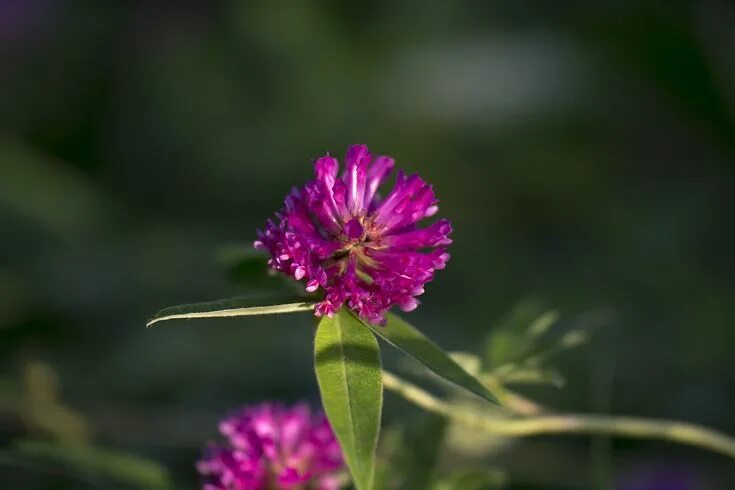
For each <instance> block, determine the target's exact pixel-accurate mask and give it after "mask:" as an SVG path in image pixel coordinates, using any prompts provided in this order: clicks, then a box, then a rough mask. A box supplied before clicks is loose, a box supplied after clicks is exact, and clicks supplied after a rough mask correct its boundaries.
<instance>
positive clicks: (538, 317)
mask: <svg viewBox="0 0 735 490" xmlns="http://www.w3.org/2000/svg"><path fill="white" fill-rule="evenodd" d="M555 321H556V313H555V312H554V311H550V310H547V309H545V308H544V307H543V305H542V303H541V302H539V301H536V300H526V301H522V302H520V303H519V304H518V305H517V306H516V307H515V308H513V309H512V310H511V311H510V313H508V314H507V315H505V316H504V317H503V318H502V319H501V320H500V321H499V322H498V324H497V325H496V326H495V327H493V329H492V330H491V331H490V334H489V335H488V337H487V340H486V342H485V360H486V364H487V365H489V366H493V367H497V366H502V365H503V364H508V363H512V362H517V361H518V360H519V359H520V358H522V357H524V356H526V355H527V353H528V351H529V350H531V348H532V347H533V345H534V342H535V340H536V339H537V338H538V337H540V336H541V335H542V334H544V333H545V332H546V331H548V329H549V328H550V327H551V325H552V324H553V323H554V322H555Z"/></svg>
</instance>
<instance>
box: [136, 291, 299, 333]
mask: <svg viewBox="0 0 735 490" xmlns="http://www.w3.org/2000/svg"><path fill="white" fill-rule="evenodd" d="M313 309H314V304H313V303H310V302H305V301H304V299H303V298H298V297H293V296H280V297H255V296H249V297H242V298H230V299H223V300H219V301H210V302H207V303H193V304H189V305H179V306H170V307H168V308H164V309H162V310H161V311H159V312H158V313H156V314H155V315H154V316H153V318H151V319H150V320H148V323H147V324H146V327H150V326H152V325H154V324H156V323H158V322H162V321H165V320H175V319H178V318H183V319H191V318H226V317H235V316H250V315H274V314H278V313H296V312H299V311H310V310H313Z"/></svg>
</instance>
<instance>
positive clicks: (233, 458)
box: [197, 403, 344, 490]
mask: <svg viewBox="0 0 735 490" xmlns="http://www.w3.org/2000/svg"><path fill="white" fill-rule="evenodd" d="M219 430H220V432H221V433H222V435H224V436H225V437H226V438H227V442H228V443H229V444H228V446H227V447H222V446H217V445H210V447H208V448H207V450H206V451H205V455H204V457H203V458H202V459H201V460H200V461H199V462H198V463H197V470H198V471H199V473H200V474H201V475H202V476H203V478H204V487H203V490H282V489H283V490H338V489H339V488H340V479H339V478H338V476H337V473H338V472H340V470H342V469H343V466H344V463H343V460H342V453H341V451H340V447H339V443H338V442H337V439H336V438H335V437H334V433H333V432H332V429H331V427H330V426H329V422H328V421H327V419H326V417H325V416H324V415H323V414H322V413H320V412H319V413H315V414H312V413H311V412H310V410H309V407H307V406H306V405H305V404H299V405H295V406H293V407H286V406H283V405H281V404H278V403H263V404H260V405H255V406H252V407H244V408H242V409H241V410H239V411H238V412H236V413H234V414H233V415H232V416H230V417H228V418H226V419H225V420H223V421H222V422H221V423H220V427H219Z"/></svg>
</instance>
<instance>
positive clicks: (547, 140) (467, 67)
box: [0, 0, 735, 489]
mask: <svg viewBox="0 0 735 490" xmlns="http://www.w3.org/2000/svg"><path fill="white" fill-rule="evenodd" d="M733 25H735V8H734V7H733V5H731V4H728V2H725V1H704V2H684V1H671V2H664V1H660V2H586V3H585V2H526V1H521V2H518V1H504V2H487V1H463V2H448V1H447V2H445V1H440V0H437V1H431V2H412V1H402V0H401V1H399V0H393V1H379V2H337V1H321V2H317V1H303V2H280V1H269V2H265V1H264V2H245V1H211V2H194V1H189V2H164V1H150V2H112V1H111V2H101V1H74V0H25V1H23V0H4V1H2V2H0V230H1V231H0V380H2V383H0V387H2V389H3V390H5V391H6V392H7V394H8V396H10V397H12V396H15V395H14V394H17V392H18V391H17V390H20V389H21V385H22V382H21V380H22V373H23V372H24V369H25V368H24V366H27V365H28V363H33V362H39V361H42V362H45V363H47V364H48V365H49V366H51V367H52V368H53V369H54V370H55V371H56V373H57V374H58V376H59V379H60V382H61V384H62V393H61V396H62V399H63V400H64V402H65V403H67V404H68V405H70V406H72V407H75V408H76V409H78V410H79V411H80V412H81V413H83V414H84V415H85V417H87V418H88V421H89V423H90V424H91V427H92V429H93V432H94V434H95V436H96V438H97V440H98V441H99V442H100V443H101V444H104V445H105V446H106V447H111V448H118V449H122V450H126V451H131V452H133V453H137V454H140V455H145V456H150V457H152V458H154V459H156V460H158V461H161V462H163V463H164V464H166V465H167V466H168V467H169V468H170V469H171V470H172V472H173V475H174V478H175V479H176V481H177V482H178V483H180V485H181V487H182V488H194V487H195V482H196V475H195V473H194V470H193V460H194V459H195V458H196V456H197V455H198V451H199V449H198V448H199V447H200V446H201V445H202V444H203V443H204V442H205V441H206V440H207V439H209V438H211V437H213V436H214V435H215V432H216V421H217V419H218V418H219V417H220V416H221V415H222V414H223V413H225V412H226V411H227V410H228V409H230V408H232V407H234V406H237V405H238V404H241V403H245V402H255V401H258V400H262V399H283V400H296V399H300V398H307V399H310V400H313V401H316V397H317V394H316V383H315V381H314V376H313V372H312V368H311V350H312V331H313V329H312V322H311V320H310V319H309V317H308V315H306V316H304V315H300V316H299V315H297V316H288V317H283V318H263V319H252V318H251V319H235V320H220V321H199V322H191V323H178V324H170V325H162V326H161V327H160V328H156V329H153V330H148V331H146V330H145V329H144V328H143V326H144V323H145V320H146V318H147V317H148V316H149V315H150V314H152V313H153V312H154V311H155V310H156V309H158V308H159V307H163V306H166V305H169V304H176V303H184V302H191V301H198V300H207V299H215V298H219V297H224V296H231V295H234V294H236V293H237V292H242V289H239V290H238V289H236V288H235V287H233V286H232V285H231V284H230V283H229V282H228V280H227V277H226V274H225V273H224V272H223V270H222V268H221V266H220V264H219V263H218V260H217V252H218V250H219V249H220V247H221V246H222V245H223V244H230V245H232V244H234V245H239V246H242V247H246V246H248V244H249V242H251V241H252V240H253V239H254V236H255V228H256V227H259V226H261V225H262V223H263V222H264V220H265V219H266V218H267V217H269V216H270V215H271V214H272V213H273V212H274V211H275V210H276V209H277V208H278V207H280V205H281V201H282V198H283V196H285V194H286V193H287V191H288V190H289V188H290V187H291V186H292V185H295V184H300V183H303V182H304V181H305V180H306V179H308V178H309V176H310V174H311V164H310V162H311V161H312V159H313V158H315V157H317V156H320V155H322V154H324V153H325V152H326V151H330V152H332V153H333V154H337V155H340V156H341V155H342V154H343V152H344V150H345V149H346V147H347V146H348V145H349V144H351V143H357V142H363V143H366V144H368V145H369V146H370V148H371V149H372V150H373V151H374V152H375V153H387V154H390V155H392V156H394V157H395V158H396V159H397V161H398V165H399V167H402V168H404V169H406V170H408V171H410V172H414V171H415V172H419V173H421V175H422V176H423V177H424V178H426V179H427V180H429V181H430V182H432V183H434V186H435V189H436V192H437V194H438V196H439V198H440V199H441V210H440V215H441V216H442V217H447V218H449V219H450V220H452V222H453V223H454V225H455V234H454V240H455V243H454V245H452V247H451V252H452V256H453V258H452V261H451V262H450V264H449V266H448V268H447V269H446V270H445V271H442V272H440V273H439V274H438V276H437V279H436V281H435V282H434V283H432V284H430V285H429V287H428V288H427V293H426V295H425V296H424V297H423V298H422V300H423V305H422V306H421V307H420V308H419V309H418V311H417V312H415V313H412V314H411V315H410V317H409V318H410V320H411V321H412V322H413V323H414V324H416V325H418V326H419V327H420V328H422V330H424V331H425V332H426V333H427V334H429V335H430V336H432V337H433V338H435V339H437V341H439V342H440V343H441V344H442V345H443V346H446V347H447V348H451V349H459V350H472V349H476V346H477V345H479V344H480V342H481V341H482V339H483V338H484V337H485V335H486V334H487V332H488V331H489V330H490V329H492V328H493V325H494V324H496V323H497V322H498V320H499V319H500V318H501V317H502V316H503V315H504V314H506V313H507V312H508V311H509V310H511V309H512V308H513V306H514V305H516V304H517V303H518V302H519V301H521V300H524V299H527V298H530V297H533V298H540V299H541V300H542V301H544V302H545V303H546V304H548V305H549V306H552V307H555V308H558V309H559V310H560V311H561V313H562V315H563V317H564V318H577V317H578V316H579V315H581V314H583V313H584V312H587V311H597V310H604V311H605V312H608V313H610V318H611V321H610V322H609V324H608V325H607V326H606V327H605V328H604V329H602V330H598V331H597V332H596V336H595V338H594V340H593V341H592V342H591V343H590V344H589V345H588V346H586V347H584V348H582V349H578V350H576V351H574V352H572V353H569V354H567V355H564V356H563V357H562V358H560V360H559V366H558V367H559V368H560V369H561V370H562V371H563V372H564V374H565V375H566V377H567V378H568V385H567V387H565V388H564V389H563V390H562V391H558V390H554V389H552V388H544V389H538V390H534V391H533V394H534V396H536V397H537V398H539V399H540V400H542V401H544V402H548V403H553V404H555V406H557V407H559V408H560V409H565V410H580V411H591V410H598V409H603V410H608V409H609V410H610V411H612V412H614V413H621V414H622V413H625V414H637V415H644V416H652V417H672V418H683V419H686V420H690V421H693V422H697V423H702V424H707V425H710V426H712V427H715V428H718V429H721V430H723V431H726V432H729V433H731V434H735V419H733V413H734V412H735V367H734V366H735V364H734V363H733V354H735V282H734V279H733V277H734V275H735V261H733V250H734V247H733V219H734V217H735V199H734V198H733V196H734V195H735V168H734V164H735V96H734V95H733V93H735V91H734V90H733V87H734V86H735V56H733V53H735V30H733V28H732V26H733ZM388 396H389V397H390V396H391V395H388ZM0 399H1V397H0ZM606 399H609V403H608V402H607V401H605V400H606ZM600 400H602V401H600ZM396 407H401V410H397V409H396ZM387 408H388V413H387V414H386V418H387V424H389V425H390V424H393V423H400V418H401V416H406V415H409V416H410V415H411V414H414V415H415V414H416V413H418V412H417V409H414V408H408V407H407V406H406V407H404V406H403V405H399V404H398V403H397V402H395V400H394V402H390V400H389V404H388V407H387ZM399 412H400V413H399ZM29 432H30V434H29ZM29 435H36V436H38V435H39V434H38V433H36V432H34V431H33V430H32V428H29V427H28V426H27V424H24V423H23V421H22V417H20V416H19V414H18V413H16V412H15V411H14V410H13V409H12V408H11V407H9V406H6V407H3V406H0V444H2V445H5V444H7V443H9V441H11V440H13V439H16V438H20V437H26V436H29ZM40 435H41V436H42V435H43V433H41V434H40ZM588 446H589V443H588V442H587V440H586V439H584V438H572V439H561V438H559V439H555V438H544V439H538V440H535V441H525V442H522V443H520V444H517V445H515V446H513V447H512V448H511V450H510V451H509V452H506V453H505V454H504V455H503V456H502V457H500V458H496V457H492V458H488V460H483V462H482V463H481V464H488V465H490V464H491V465H493V466H506V467H508V468H510V478H511V481H512V482H513V485H515V486H517V488H569V489H585V488H593V486H592V485H593V483H592V481H593V477H592V476H591V474H592V470H591V469H590V468H591V466H590V462H589V461H590V459H589V458H590V453H589V449H588ZM613 450H614V452H613V458H612V468H611V473H612V474H613V477H612V480H616V479H620V478H622V477H624V476H625V475H626V474H629V473H631V472H635V471H638V470H639V469H640V468H645V467H647V466H649V465H654V466H656V467H660V466H663V467H664V468H666V467H677V468H679V469H682V468H683V469H684V470H685V471H687V472H690V473H692V474H695V475H697V478H699V479H700V481H702V482H703V486H702V487H701V488H724V487H721V486H719V485H722V484H723V483H721V482H723V481H732V480H731V478H732V477H733V476H734V472H733V464H732V463H731V462H730V461H728V460H726V459H725V458H722V457H719V456H714V455H711V454H709V453H705V452H702V451H697V450H693V449H688V448H683V447H679V446H673V445H669V444H660V443H649V442H631V441H621V442H616V443H615V444H614V448H613ZM460 459H461V458H460ZM455 463H456V464H458V465H459V464H460V463H462V462H461V461H460V462H456V461H455V462H454V463H453V464H455ZM473 464H477V462H476V461H475V462H474V463H473ZM728 478H730V479H728ZM3 481H7V482H10V483H9V484H10V486H9V487H8V488H24V489H25V488H28V489H37V488H38V489H46V488H49V489H51V488H54V489H56V488H87V487H83V486H82V485H83V484H82V483H80V482H78V481H75V480H74V479H66V477H61V476H58V475H53V474H47V473H43V472H37V471H34V470H29V469H19V468H17V467H15V466H13V465H0V487H3V488H5V485H4V484H3V483H2V482H3ZM718 482H720V483H718ZM707 485H709V486H707ZM99 488H105V485H104V484H102V486H101V487H99Z"/></svg>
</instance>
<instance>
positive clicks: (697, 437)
mask: <svg viewBox="0 0 735 490" xmlns="http://www.w3.org/2000/svg"><path fill="white" fill-rule="evenodd" d="M383 386H385V388H387V389H389V390H391V391H393V392H395V393H397V394H399V395H401V396H403V397H404V398H406V399H407V400H408V401H410V402H412V403H414V404H415V405H418V406H419V407H421V408H423V409H425V410H428V411H430V412H434V413H437V414H440V415H443V416H445V417H447V418H449V419H451V420H455V421H457V422H459V423H463V424H465V425H469V426H473V427H476V428H478V429H482V430H486V431H488V432H491V433H493V434H500V435H505V436H510V437H529V436H536V435H542V434H606V435H612V436H624V437H633V438H640V439H660V440H665V441H672V442H678V443H680V444H688V445H691V446H697V447H700V448H703V449H708V450H710V451H714V452H718V453H720V454H724V455H726V456H729V457H731V458H733V459H735V439H733V438H731V437H729V436H727V435H725V434H723V433H721V432H717V431H715V430H712V429H708V428H706V427H702V426H698V425H695V424H690V423H687V422H680V421H676V420H651V419H645V418H641V417H618V416H607V415H584V414H566V415H541V416H531V417H519V418H494V417H490V416H488V415H484V414H479V413H474V412H470V411H468V410H466V409H462V408H458V407H454V406H452V405H450V404H448V403H446V402H444V401H442V400H440V399H438V398H436V397H434V396H433V395H431V394H429V393H427V392H426V391H424V390H422V389H421V388H419V387H417V386H415V385H413V384H411V383H409V382H407V381H404V380H402V379H400V378H398V377H397V376H395V375H393V374H391V373H388V372H386V371H384V372H383Z"/></svg>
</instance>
